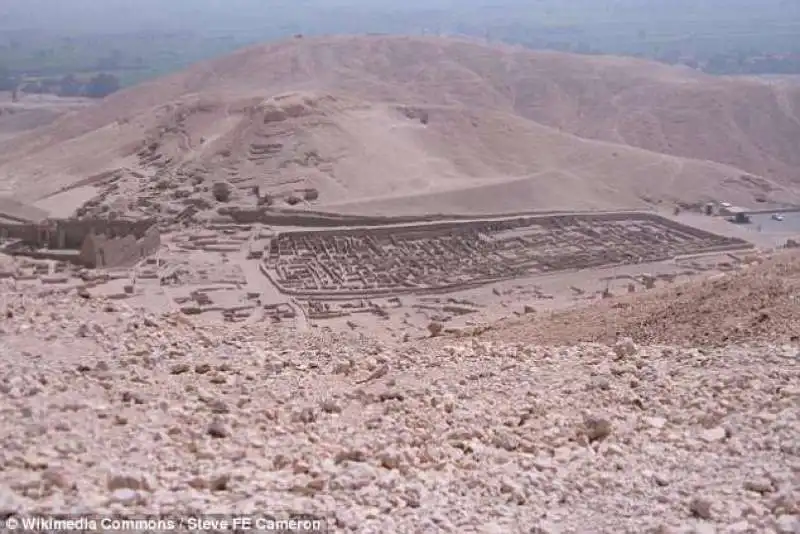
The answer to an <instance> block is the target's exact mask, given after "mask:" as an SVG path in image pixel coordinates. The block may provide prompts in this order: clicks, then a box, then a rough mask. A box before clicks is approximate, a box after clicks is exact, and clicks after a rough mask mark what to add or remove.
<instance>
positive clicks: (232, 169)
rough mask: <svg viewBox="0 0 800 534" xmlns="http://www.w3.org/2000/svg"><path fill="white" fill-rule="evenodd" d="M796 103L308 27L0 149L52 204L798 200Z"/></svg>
mask: <svg viewBox="0 0 800 534" xmlns="http://www.w3.org/2000/svg"><path fill="white" fill-rule="evenodd" d="M798 108H800V91H799V90H798V89H797V88H796V87H792V86H790V85H788V84H784V85H781V84H779V83H777V82H776V83H774V84H768V83H766V82H764V83H760V82H755V81H752V80H732V79H725V78H713V77H709V76H705V75H702V74H699V73H696V72H692V71H687V70H685V69H678V68H671V67H667V66H663V65H659V64H655V63H649V62H645V61H639V60H632V59H621V58H608V57H584V56H575V55H569V54H558V53H549V52H532V51H526V50H522V49H518V48H512V47H502V46H489V45H483V44H479V43H473V42H468V41H461V40H451V39H437V38H421V37H420V38H404V37H385V36H380V37H378V36H375V37H336V38H320V39H295V40H291V41H283V42H279V43H274V44H270V45H266V46H260V47H255V48H251V49H246V50H243V51H240V52H237V53H235V54H232V55H231V56H228V57H226V58H221V59H219V60H215V61H211V62H207V63H203V64H199V65H197V66H194V67H192V68H190V69H188V70H186V71H185V72H182V73H179V74H176V75H173V76H169V77H166V78H163V79H160V80H155V81H153V82H149V83H145V84H142V85H140V86H138V87H134V88H132V89H129V90H126V91H123V92H120V93H118V94H115V95H112V96H111V97H109V98H107V99H106V100H105V101H104V102H102V103H100V104H99V105H97V106H95V107H93V108H91V109H88V110H85V111H82V112H79V113H75V114H72V115H69V116H66V117H62V118H61V119H59V120H58V121H56V122H55V123H54V124H52V125H49V126H46V127H44V128H40V129H37V130H36V131H34V132H31V133H30V134H23V135H20V136H17V137H15V138H14V139H12V140H10V141H7V142H4V143H0V154H2V155H0V176H2V177H3V180H4V185H5V186H6V187H7V188H8V189H10V190H12V191H13V192H14V193H15V194H16V195H18V196H19V197H20V198H21V199H23V200H26V201H36V200H39V199H42V198H44V197H47V196H49V195H53V194H55V193H59V192H62V193H63V192H64V191H65V190H68V189H69V188H71V187H75V186H76V184H80V185H85V184H86V180H88V179H91V177H93V176H96V175H98V174H99V173H102V172H106V171H114V170H119V172H120V173H121V174H120V177H119V178H118V179H117V181H116V182H115V184H116V185H115V188H116V195H115V196H114V198H112V199H108V203H110V204H114V209H122V210H128V209H129V208H130V207H131V206H129V205H128V204H129V203H130V202H133V199H134V198H135V197H141V196H142V195H150V194H151V193H152V194H155V193H156V192H157V191H158V190H159V189H158V187H160V188H163V187H164V186H165V184H167V185H169V184H171V185H169V187H168V188H172V189H180V190H181V192H180V193H175V194H176V195H178V198H185V197H186V196H187V195H188V196H193V194H194V193H199V194H204V193H208V190H209V189H210V187H211V184H212V183H214V182H217V181H225V182H228V183H229V184H231V185H232V186H234V188H236V189H238V190H240V191H243V192H245V191H247V190H248V189H251V188H252V187H253V186H254V185H259V186H260V187H261V188H262V189H263V190H265V191H268V192H270V193H272V194H275V195H277V196H278V197H282V196H287V195H293V194H297V193H298V192H301V191H303V190H307V189H309V188H314V189H317V190H318V192H319V196H318V198H319V200H318V202H317V204H318V205H320V206H340V207H341V209H342V210H343V211H353V212H364V211H369V210H374V209H380V210H382V211H384V212H385V211H386V210H390V211H396V212H414V211H417V212H419V211H420V210H425V211H431V210H433V211H453V210H456V211H461V212H468V211H472V212H480V211H483V212H487V211H494V212H497V211H503V210H506V209H532V208H539V207H542V208H544V207H552V206H554V205H556V206H558V207H564V208H587V207H596V208H604V207H612V206H614V207H622V206H629V207H634V206H639V207H641V206H643V205H646V204H647V203H648V202H651V201H657V200H666V201H676V200H680V201H684V202H691V201H702V200H707V199H711V198H725V199H726V200H729V201H732V202H737V203H742V204H752V203H754V202H755V200H756V199H758V200H760V201H776V202H777V201H784V202H792V201H800V197H798V196H797V193H796V192H795V185H796V183H797V181H798V180H800V175H798V174H797V169H798V168H800V160H798V159H797V158H800V155H798V153H797V151H796V149H795V148H796V147H795V146H794V143H793V140H794V139H798V138H800V122H799V121H798V119H797V109H798ZM165 181H166V182H165ZM156 184H159V185H158V187H156ZM95 185H99V186H103V187H105V186H107V185H109V184H108V183H99V184H95ZM506 188H508V189H509V191H513V194H512V193H507V194H506V193H504V190H505V189H506ZM162 190H163V189H162ZM187 191H188V193H187ZM489 193H491V197H489ZM206 196H207V197H209V198H210V196H211V195H210V194H206ZM423 196H424V198H423ZM487 198H491V201H490V202H491V203H492V205H491V206H489V207H487V206H486V205H485V203H486V202H487ZM51 203H52V200H51Z"/></svg>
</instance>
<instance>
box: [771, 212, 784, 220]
mask: <svg viewBox="0 0 800 534" xmlns="http://www.w3.org/2000/svg"><path fill="white" fill-rule="evenodd" d="M772 220H773V221H782V220H783V215H781V214H780V213H773V214H772Z"/></svg>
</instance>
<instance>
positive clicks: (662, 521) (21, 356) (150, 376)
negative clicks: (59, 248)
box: [0, 293, 800, 534]
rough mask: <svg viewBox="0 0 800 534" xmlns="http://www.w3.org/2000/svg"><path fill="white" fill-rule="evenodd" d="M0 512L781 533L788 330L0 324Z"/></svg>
mask: <svg viewBox="0 0 800 534" xmlns="http://www.w3.org/2000/svg"><path fill="white" fill-rule="evenodd" d="M0 329H1V330H0V332H1V333H0V349H1V350H2V355H3V360H4V361H3V363H4V366H3V368H2V370H0V514H2V515H5V516H8V515H9V514H25V513H34V512H40V513H50V512H62V513H66V512H73V513H78V512H79V513H102V514H112V513H117V514H140V513H163V514H189V513H211V512H214V511H216V512H233V511H236V512H243V513H244V512H258V511H265V510H268V511H270V512H271V513H275V514H279V513H284V512H287V513H288V512H292V513H311V514H316V515H322V516H324V517H326V518H328V520H329V525H330V526H331V527H332V531H335V532H376V533H377V532H485V533H489V532H491V533H495V532H496V533H514V532H525V533H529V532H538V533H569V532H575V533H584V532H585V533H593V532H597V533H600V532H609V533H612V532H613V533H621V532H630V533H642V532H657V533H672V532H676V533H677V532H697V533H703V534H705V533H711V532H718V533H780V534H789V533H794V532H800V526H799V525H800V523H799V520H800V432H798V428H800V409H799V408H798V407H799V406H800V361H799V360H798V353H797V347H794V346H791V345H774V344H772V345H770V344H763V343H762V344H758V345H752V346H748V345H739V346H731V347H727V348H724V349H702V350H698V349H686V348H671V347H667V346H641V347H640V346H637V345H636V344H635V343H634V342H633V341H631V340H630V339H622V340H620V341H618V342H617V343H615V344H613V345H611V346H607V345H600V344H578V345H575V346H570V347H545V346H535V345H527V344H521V343H520V344H503V343H498V342H487V341H480V340H477V339H469V340H454V342H453V344H452V345H446V346H440V347H437V348H426V347H422V346H419V347H418V346H415V345H413V344H405V345H399V346H391V345H386V344H381V343H380V342H377V341H371V340H369V339H368V338H365V337H358V336H355V335H333V334H331V335H319V334H318V335H314V336H303V337H301V336H298V335H295V334H292V333H291V332H289V331H286V330H274V329H267V330H265V329H263V328H262V329H256V328H253V327H236V326H227V325H219V326H218V327H203V328H196V327H194V326H193V325H192V324H191V323H190V322H189V321H188V320H186V319H184V318H182V317H177V316H158V317H157V316H148V315H143V314H142V313H140V312H136V311H134V310H130V309H128V308H126V307H125V306H124V305H121V304H118V303H110V302H103V301H100V300H94V299H83V298H81V297H80V296H78V295H75V294H74V293H73V294H66V295H51V296H49V297H41V298H37V299H25V300H22V299H21V298H19V299H16V300H14V299H12V300H11V301H9V302H8V303H7V306H6V311H5V313H4V314H3V316H2V319H0Z"/></svg>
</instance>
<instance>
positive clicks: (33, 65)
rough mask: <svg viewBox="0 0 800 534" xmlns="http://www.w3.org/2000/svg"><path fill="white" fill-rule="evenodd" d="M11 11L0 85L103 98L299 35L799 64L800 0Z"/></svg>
mask: <svg viewBox="0 0 800 534" xmlns="http://www.w3.org/2000/svg"><path fill="white" fill-rule="evenodd" d="M48 2H49V3H48ZM26 6H29V7H27V8H26ZM5 9H7V10H9V9H10V10H9V11H7V12H6V13H3V8H0V90H13V89H14V88H17V87H19V88H21V89H22V90H23V92H55V93H57V94H82V95H86V96H104V95H105V94H107V93H108V91H111V90H115V89H116V87H118V86H127V85H131V84H135V83H138V82H141V81H143V80H147V79H149V78H152V77H155V76H159V75H163V74H166V73H169V72H173V71H175V70H178V69H181V68H183V67H185V66H187V65H189V64H191V63H193V62H195V61H199V60H202V59H206V58H210V57H214V56H219V55H223V54H226V53H229V52H231V51H233V50H235V49H236V48H239V47H241V46H244V45H247V44H251V43H254V42H259V41H266V40H271V39H276V38H281V37H288V36H291V35H293V34H297V33H302V34H305V35H316V34H330V33H405V34H424V33H428V34H442V35H457V34H461V35H470V36H478V37H482V38H488V39H489V40H492V41H505V42H511V43H517V44H522V45H525V46H528V47H530V48H536V49H542V48H546V49H556V50H567V51H572V52H579V53H589V54H624V55H634V56H641V57H647V58H652V59H657V60H659V61H664V62H668V63H683V64H686V65H689V66H691V67H693V68H698V69H702V70H705V71H707V72H711V73H717V74H768V73H775V74H800V39H799V38H798V36H800V3H798V2H796V1H794V0H760V1H759V2H755V1H754V0H753V1H751V0H704V1H698V0H671V1H670V2H656V1H655V0H570V1H568V2H564V1H561V0H539V1H536V2H531V1H527V0H525V1H523V0H494V1H491V2H490V0H471V1H470V0H464V1H459V2H455V0H425V1H423V0H409V1H407V2H404V3H402V4H399V5H398V4H396V3H392V4H387V5H380V3H379V2H375V1H366V0H340V1H337V2H332V1H331V0H297V1H296V2H293V3H291V4H287V3H279V2H275V1H272V0H258V1H257V0H230V1H229V2H225V3H222V2H216V3H212V2H209V1H207V0H198V1H197V2H191V3H185V2H180V1H178V0H174V1H173V2H170V3H169V6H167V7H164V6H163V5H162V4H161V3H158V2H156V1H155V0H139V1H138V2H136V3H135V4H131V3H129V2H123V1H122V0H107V1H106V2H104V3H102V4H98V3H96V2H95V3H92V2H90V1H89V0H59V1H58V2H55V1H54V0H30V3H28V2H26V3H24V4H23V3H17V4H14V6H13V7H12V8H5ZM42 14H44V16H42ZM31 25H36V27H37V28H38V29H35V30H31V29H29V26H31ZM141 27H146V28H157V29H150V30H147V31H137V30H136V28H141ZM175 28H183V29H182V30H180V31H177V30H176V29H175Z"/></svg>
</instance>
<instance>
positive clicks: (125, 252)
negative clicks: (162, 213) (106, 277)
mask: <svg viewBox="0 0 800 534" xmlns="http://www.w3.org/2000/svg"><path fill="white" fill-rule="evenodd" d="M160 246H161V234H160V233H159V231H158V229H157V228H156V227H154V226H151V227H150V228H148V229H147V230H145V231H144V233H143V234H142V235H141V237H139V238H137V236H136V234H133V233H130V234H128V235H125V236H122V237H110V236H108V235H101V234H89V235H88V236H86V239H85V240H84V242H83V246H82V247H81V254H80V257H81V262H82V263H83V264H84V265H86V266H88V267H97V268H102V267H127V266H130V265H133V264H135V263H136V262H137V261H139V260H140V259H141V258H144V257H146V256H149V255H150V254H153V253H155V252H156V251H157V250H158V249H159V247H160Z"/></svg>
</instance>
